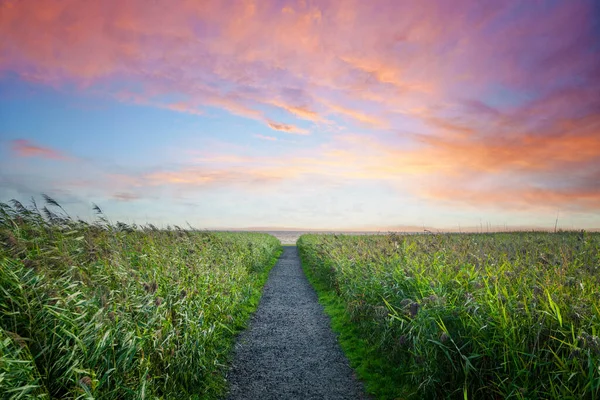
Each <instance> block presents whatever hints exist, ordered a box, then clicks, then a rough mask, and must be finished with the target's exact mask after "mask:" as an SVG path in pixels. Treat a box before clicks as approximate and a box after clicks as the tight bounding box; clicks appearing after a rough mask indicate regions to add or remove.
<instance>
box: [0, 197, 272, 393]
mask: <svg viewBox="0 0 600 400" xmlns="http://www.w3.org/2000/svg"><path fill="white" fill-rule="evenodd" d="M95 210H96V212H97V213H98V220H97V221H96V222H95V223H87V222H84V221H81V220H75V219H73V218H71V217H70V216H69V215H68V214H67V213H66V211H65V210H64V209H63V208H62V207H61V206H60V205H59V204H58V203H57V202H56V201H55V200H53V199H51V198H49V197H47V196H46V197H45V206H44V207H43V208H42V209H41V210H40V209H39V208H38V207H37V205H36V204H35V202H33V203H32V205H31V206H24V205H23V204H21V203H19V202H18V201H12V202H11V204H10V205H9V204H0V358H1V362H0V393H6V396H7V397H8V398H15V399H17V398H67V399H69V398H70V399H76V398H102V399H123V398H129V399H134V398H139V399H144V398H216V397H218V396H219V395H222V394H223V393H224V390H225V388H226V382H225V378H224V373H225V371H226V369H227V368H226V365H227V363H228V361H229V357H230V350H231V346H232V343H233V339H234V335H235V333H236V332H238V331H239V330H240V329H242V328H243V327H244V325H245V323H246V321H247V319H248V316H249V314H250V312H251V311H252V310H254V309H255V307H256V305H257V302H258V298H259V296H260V291H261V289H262V286H263V284H264V282H265V280H266V277H267V274H268V270H269V268H270V267H271V266H272V265H274V260H275V259H276V256H277V255H278V253H279V252H280V249H281V245H280V243H279V241H278V240H277V239H276V238H274V237H272V236H270V235H266V234H258V233H210V232H202V231H192V230H183V229H181V228H179V227H173V228H168V229H163V230H161V229H157V228H156V227H154V226H152V225H147V226H136V225H127V224H123V223H116V224H111V223H109V221H108V219H107V218H106V217H105V216H104V215H103V214H102V210H101V209H100V208H99V207H97V206H95ZM3 398H4V397H3Z"/></svg>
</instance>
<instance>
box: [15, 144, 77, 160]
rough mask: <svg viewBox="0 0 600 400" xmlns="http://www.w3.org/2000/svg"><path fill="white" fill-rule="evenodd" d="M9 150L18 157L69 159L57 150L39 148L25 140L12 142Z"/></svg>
mask: <svg viewBox="0 0 600 400" xmlns="http://www.w3.org/2000/svg"><path fill="white" fill-rule="evenodd" d="M11 148H12V151H13V152H14V153H15V154H16V155H17V156H18V157H38V158H47V159H50V160H62V161H65V160H69V159H70V157H68V156H67V155H66V154H64V153H61V152H60V151H58V150H55V149H52V148H49V147H43V146H40V145H38V144H36V143H33V142H31V141H29V140H26V139H17V140H13V141H12V142H11Z"/></svg>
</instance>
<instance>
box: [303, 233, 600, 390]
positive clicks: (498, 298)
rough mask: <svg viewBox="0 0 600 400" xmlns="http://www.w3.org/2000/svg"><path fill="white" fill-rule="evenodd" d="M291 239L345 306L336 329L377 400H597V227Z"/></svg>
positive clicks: (326, 290)
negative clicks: (593, 229) (588, 229)
mask: <svg viewBox="0 0 600 400" xmlns="http://www.w3.org/2000/svg"><path fill="white" fill-rule="evenodd" d="M298 246H299V250H300V254H301V257H302V261H303V266H304V268H305V270H306V271H307V273H308V275H309V276H310V277H311V279H312V281H313V283H315V285H316V286H317V290H318V291H319V292H320V294H321V297H322V298H324V299H325V301H326V302H327V304H329V305H331V304H333V306H330V307H329V308H330V309H333V310H335V309H336V308H335V305H336V304H341V305H342V313H341V314H342V315H340V313H339V312H337V314H336V313H335V312H333V313H332V315H333V319H334V326H337V328H338V330H340V331H341V333H342V339H343V340H342V341H341V342H342V347H344V350H345V351H346V352H347V353H348V354H349V356H350V357H349V358H350V359H351V362H352V363H353V364H354V367H355V368H357V370H358V372H359V374H360V375H361V376H362V377H363V379H365V380H366V381H367V386H368V388H369V390H370V391H371V392H372V393H374V394H376V395H377V397H379V398H407V397H413V398H465V399H466V398H474V399H488V398H489V399H509V398H514V399H550V398H551V399H598V398H600V339H598V335H600V234H594V233H584V232H559V233H498V234H446V235H407V236H398V235H395V234H390V235H387V236H333V235H304V236H302V237H301V238H300V239H299V241H298ZM332 298H333V299H332ZM336 321H337V324H336ZM343 321H346V322H347V324H346V325H344V324H343ZM357 343H365V345H364V346H362V347H361V348H359V349H358V350H360V351H361V356H359V357H357V356H356V352H357V348H356V344H357ZM353 346H354V347H353ZM365 349H366V350H365Z"/></svg>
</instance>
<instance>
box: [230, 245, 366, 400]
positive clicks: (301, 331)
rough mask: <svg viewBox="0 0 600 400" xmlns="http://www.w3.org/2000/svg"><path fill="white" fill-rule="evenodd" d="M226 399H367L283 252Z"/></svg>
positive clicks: (237, 356)
mask: <svg viewBox="0 0 600 400" xmlns="http://www.w3.org/2000/svg"><path fill="white" fill-rule="evenodd" d="M227 379H228V381H229V383H230V393H229V396H228V397H227V399H230V400H234V399H247V400H259V399H260V400H263V399H264V400H269V399H278V400H281V399H330V400H334V399H366V398H368V397H366V395H365V394H364V391H363V387H362V384H361V383H360V382H359V381H357V379H356V378H355V377H354V373H353V371H352V369H351V368H350V365H349V364H348V360H347V359H346V357H345V356H344V354H343V353H342V350H341V349H340V347H339V345H338V343H337V340H336V337H335V334H334V333H333V331H332V330H331V327H330V322H329V318H328V317H327V316H326V315H325V313H324V312H323V307H322V306H321V305H320V304H319V303H318V299H317V295H316V293H315V291H314V290H313V288H312V287H311V286H310V284H309V283H308V280H307V279H306V277H305V276H304V273H303V271H302V268H301V266H300V258H299V257H298V251H297V249H296V247H284V250H283V254H282V255H281V258H280V259H279V261H278V262H277V264H276V265H275V267H274V268H273V270H271V273H270V275H269V280H268V281H267V283H266V285H265V288H264V292H263V295H262V298H261V300H260V304H259V306H258V309H257V311H256V313H255V314H254V315H253V316H252V318H251V320H250V323H249V326H248V329H246V330H245V331H244V332H242V333H241V334H240V336H239V337H238V341H237V344H236V347H235V350H234V361H233V366H232V368H231V370H230V371H229V374H228V377H227Z"/></svg>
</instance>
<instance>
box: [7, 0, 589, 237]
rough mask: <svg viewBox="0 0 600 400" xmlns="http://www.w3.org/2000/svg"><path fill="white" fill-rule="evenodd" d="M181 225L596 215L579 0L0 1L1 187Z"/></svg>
mask: <svg viewBox="0 0 600 400" xmlns="http://www.w3.org/2000/svg"><path fill="white" fill-rule="evenodd" d="M41 193H47V194H49V195H51V196H52V197H54V198H55V199H56V200H58V201H59V202H60V203H61V204H62V205H63V206H64V207H65V208H66V209H67V211H69V212H71V213H72V214H74V215H78V216H80V217H82V218H92V217H93V212H92V209H91V203H92V202H93V203H96V204H98V205H99V206H100V207H101V208H103V209H104V211H105V213H106V214H107V216H108V217H109V218H110V219H111V220H114V221H116V220H121V221H125V222H136V223H145V222H151V223H154V224H159V225H161V226H166V225H167V224H179V225H185V223H186V222H189V223H190V224H191V225H193V226H195V227H197V228H248V227H299V228H314V229H377V230H379V229H381V230H388V229H394V228H397V227H406V228H407V229H411V228H413V227H420V228H422V227H432V228H439V229H459V227H461V229H462V228H465V227H478V226H484V227H487V226H491V227H493V228H494V229H496V228H500V227H501V228H502V229H504V227H505V226H506V227H509V228H510V227H540V228H553V227H554V224H555V220H556V217H557V215H558V218H559V221H558V226H559V228H563V229H571V228H579V229H581V228H585V229H589V228H600V6H599V5H598V2H594V1H592V0H590V1H579V0H565V1H543V0H537V1H534V0H530V1H523V0H518V1H482V2H479V1H455V0H453V1H423V0H415V1H404V0H392V1H376V0H374V1H362V0H343V1H342V0H337V1H308V0H307V1H278V0H256V1H251V0H247V1H195V0H183V1H146V0H131V1H109V0H103V1H83V0H76V1H73V0H69V1H67V0H63V1H34V0H0V201H4V202H5V201H8V200H10V199H13V198H15V199H19V200H22V201H25V202H26V201H27V200H28V199H29V198H30V197H31V196H36V197H37V198H38V199H39V196H40V194H41Z"/></svg>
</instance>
